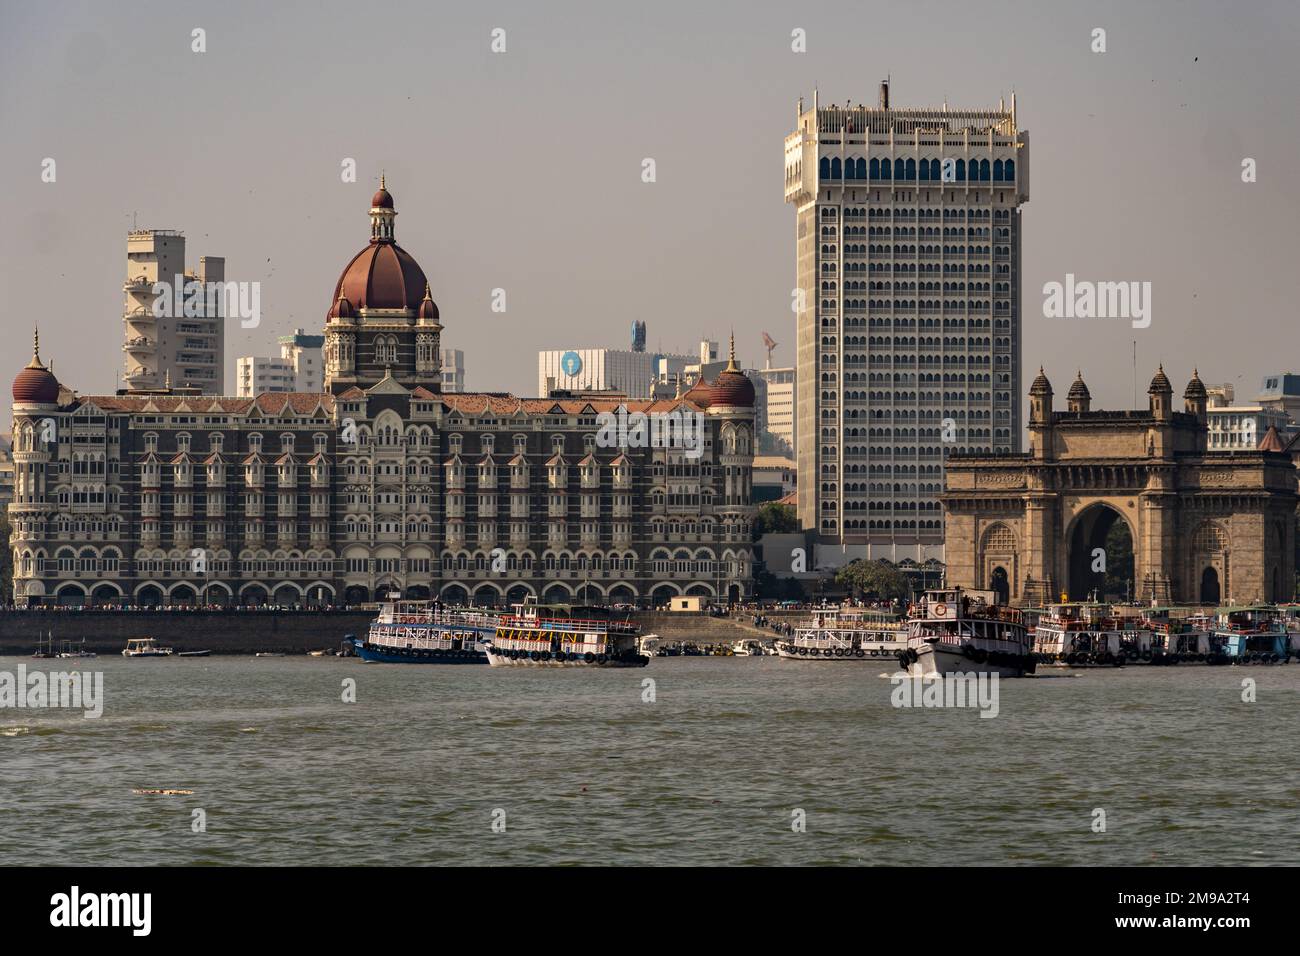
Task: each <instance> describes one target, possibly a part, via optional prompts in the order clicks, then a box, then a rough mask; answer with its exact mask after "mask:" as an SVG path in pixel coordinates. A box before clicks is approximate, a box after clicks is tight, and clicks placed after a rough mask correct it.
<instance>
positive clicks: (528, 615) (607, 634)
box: [486, 598, 650, 667]
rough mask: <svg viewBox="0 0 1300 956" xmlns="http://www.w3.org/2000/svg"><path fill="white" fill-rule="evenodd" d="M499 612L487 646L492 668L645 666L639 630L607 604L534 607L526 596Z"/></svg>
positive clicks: (533, 601)
mask: <svg viewBox="0 0 1300 956" xmlns="http://www.w3.org/2000/svg"><path fill="white" fill-rule="evenodd" d="M513 608H514V613H513V614H507V615H503V616H502V618H501V620H500V621H499V622H498V624H497V628H496V635H495V636H494V637H493V638H492V641H491V643H489V644H488V645H487V647H486V650H487V659H488V663H489V664H491V665H492V666H493V667H645V665H646V664H648V663H649V662H650V658H649V657H647V656H646V655H645V654H642V653H641V652H640V650H639V649H638V647H637V635H638V634H639V633H640V631H641V628H640V626H639V625H637V624H635V623H633V622H632V621H628V620H624V619H619V618H618V617H617V616H616V615H614V614H613V613H612V612H611V611H609V610H608V609H607V608H603V607H586V606H577V605H570V604H544V605H538V604H537V603H536V600H535V599H532V598H530V599H529V600H528V601H526V602H525V603H523V604H515V605H513Z"/></svg>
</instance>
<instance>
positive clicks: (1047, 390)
mask: <svg viewBox="0 0 1300 956" xmlns="http://www.w3.org/2000/svg"><path fill="white" fill-rule="evenodd" d="M1051 420H1052V383H1051V382H1049V381H1048V380H1047V375H1046V374H1045V373H1044V372H1043V367H1042V366H1041V365H1040V366H1038V378H1036V379H1034V384H1032V385H1030V386H1029V421H1030V422H1031V423H1036V424H1039V425H1047V424H1050V423H1051Z"/></svg>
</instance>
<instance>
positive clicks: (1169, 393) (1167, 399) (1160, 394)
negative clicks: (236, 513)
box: [1147, 363, 1174, 422]
mask: <svg viewBox="0 0 1300 956" xmlns="http://www.w3.org/2000/svg"><path fill="white" fill-rule="evenodd" d="M1147 394H1148V395H1149V396H1151V401H1150V408H1151V416H1152V417H1153V418H1155V420H1156V421H1160V422H1167V421H1169V418H1170V416H1171V415H1172V414H1173V398H1174V388H1173V386H1172V385H1170V384H1169V376H1167V375H1165V366H1164V363H1161V365H1160V367H1159V368H1158V369H1156V374H1155V377H1154V378H1152V379H1151V387H1150V388H1148V389H1147Z"/></svg>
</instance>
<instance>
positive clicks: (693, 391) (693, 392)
mask: <svg viewBox="0 0 1300 956" xmlns="http://www.w3.org/2000/svg"><path fill="white" fill-rule="evenodd" d="M682 398H684V399H686V400H687V401H688V402H694V403H695V404H696V405H698V406H700V408H708V407H709V405H710V403H711V402H712V401H713V390H712V389H711V388H709V384H708V383H707V382H706V381H704V376H703V375H701V376H700V377H699V378H698V379H696V381H695V384H694V385H692V386H691V387H690V388H688V389H687V390H686V394H684V395H683V396H682Z"/></svg>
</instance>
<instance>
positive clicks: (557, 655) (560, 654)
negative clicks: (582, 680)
mask: <svg viewBox="0 0 1300 956" xmlns="http://www.w3.org/2000/svg"><path fill="white" fill-rule="evenodd" d="M555 659H556V660H557V661H559V662H560V663H561V664H563V663H564V651H556V652H555Z"/></svg>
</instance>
